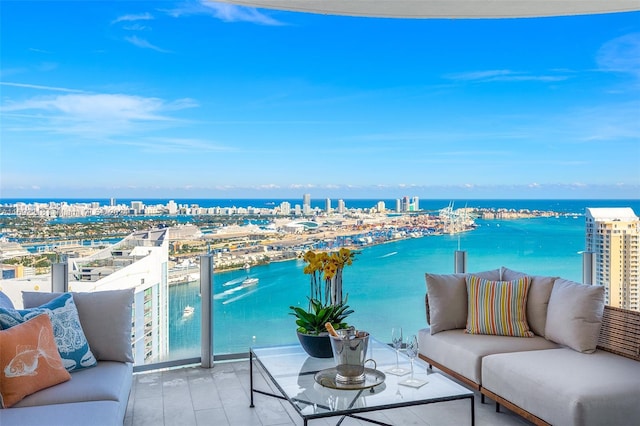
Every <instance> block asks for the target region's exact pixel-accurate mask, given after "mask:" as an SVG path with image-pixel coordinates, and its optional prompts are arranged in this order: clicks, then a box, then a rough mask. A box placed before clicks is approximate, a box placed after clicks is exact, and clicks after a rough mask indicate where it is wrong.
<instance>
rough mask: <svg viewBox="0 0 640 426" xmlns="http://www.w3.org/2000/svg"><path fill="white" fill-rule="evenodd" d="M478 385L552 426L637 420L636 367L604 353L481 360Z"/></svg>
mask: <svg viewBox="0 0 640 426" xmlns="http://www.w3.org/2000/svg"><path fill="white" fill-rule="evenodd" d="M533 366H535V367H533ZM482 386H483V387H485V388H486V389H487V390H489V391H491V392H493V393H495V394H497V395H499V396H501V397H503V398H505V399H507V400H508V401H510V402H512V403H514V404H516V405H517V406H519V407H521V408H523V409H525V410H526V411H528V412H530V413H532V414H534V415H535V416H537V417H539V418H541V419H543V420H545V421H546V422H548V423H551V424H554V425H575V426H578V425H580V426H596V425H608V426H613V425H617V426H627V425H630V424H632V423H634V422H636V421H637V419H640V404H638V401H640V363H639V362H638V361H634V360H631V359H627V358H624V357H621V356H618V355H614V354H612V353H609V352H605V351H600V350H598V351H596V352H595V353H592V354H584V353H580V352H576V351H573V350H571V349H568V348H561V349H553V350H545V351H530V352H521V353H509V354H499V355H490V356H487V357H485V358H484V359H483V360H482ZM534 390H536V391H534ZM633 419H636V420H633Z"/></svg>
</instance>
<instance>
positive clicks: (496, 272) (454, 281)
mask: <svg viewBox="0 0 640 426" xmlns="http://www.w3.org/2000/svg"><path fill="white" fill-rule="evenodd" d="M467 275H468V274H430V273H426V274H425V278H426V281H427V299H426V302H427V322H428V323H429V326H430V327H429V329H430V330H431V332H432V333H439V332H441V331H444V330H455V329H456V328H464V327H465V326H466V324H467V287H466V282H465V277H466V276H467ZM473 275H475V276H478V277H481V278H485V279H488V280H499V279H500V269H493V270H490V271H481V272H474V273H473Z"/></svg>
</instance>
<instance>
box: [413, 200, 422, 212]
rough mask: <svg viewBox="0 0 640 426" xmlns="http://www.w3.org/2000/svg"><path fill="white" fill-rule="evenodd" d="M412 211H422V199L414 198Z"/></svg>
mask: <svg viewBox="0 0 640 426" xmlns="http://www.w3.org/2000/svg"><path fill="white" fill-rule="evenodd" d="M411 206H412V208H411V210H412V211H414V212H417V211H419V210H420V199H419V198H418V197H413V202H412V203H411Z"/></svg>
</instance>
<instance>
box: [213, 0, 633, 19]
mask: <svg viewBox="0 0 640 426" xmlns="http://www.w3.org/2000/svg"><path fill="white" fill-rule="evenodd" d="M221 1H222V2H223V3H233V4H237V5H242V6H250V7H257V8H266V9H278V10H287V11H295V12H307V13H319V14H329V15H349V16H368V17H384V18H418V19H421V18H476V19H479V18H519V17H540V16H561V15H585V14H599V13H613V12H628V11H637V10H640V0H221Z"/></svg>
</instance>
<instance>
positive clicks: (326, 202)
mask: <svg viewBox="0 0 640 426" xmlns="http://www.w3.org/2000/svg"><path fill="white" fill-rule="evenodd" d="M324 211H325V212H326V213H327V214H331V198H327V199H326V200H324Z"/></svg>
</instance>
